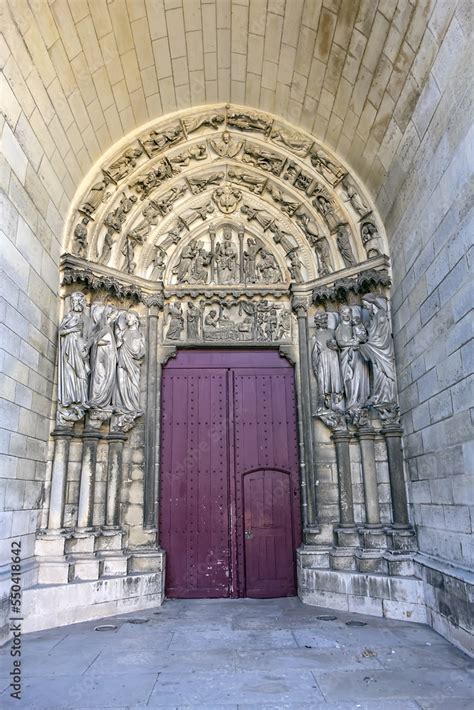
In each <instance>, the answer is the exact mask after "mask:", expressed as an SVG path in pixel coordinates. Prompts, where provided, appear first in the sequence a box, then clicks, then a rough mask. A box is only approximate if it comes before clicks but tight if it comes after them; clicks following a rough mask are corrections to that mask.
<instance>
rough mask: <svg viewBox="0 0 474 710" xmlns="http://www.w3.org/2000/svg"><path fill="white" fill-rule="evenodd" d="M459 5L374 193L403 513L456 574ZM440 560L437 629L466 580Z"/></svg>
mask: <svg viewBox="0 0 474 710" xmlns="http://www.w3.org/2000/svg"><path fill="white" fill-rule="evenodd" d="M446 4H447V5H448V3H446ZM467 14H468V8H467V4H465V5H464V4H462V3H461V4H460V5H459V6H458V8H457V9H456V12H455V13H454V16H453V18H452V20H451V22H450V24H449V27H448V29H447V32H446V35H445V37H444V39H443V42H442V44H441V48H440V51H439V54H438V56H437V58H436V60H435V62H434V64H433V66H432V69H431V71H430V74H429V78H428V80H427V83H426V86H425V88H424V90H423V91H422V92H421V95H420V98H419V100H418V102H417V104H416V106H415V107H414V111H413V113H412V116H411V118H410V119H409V120H408V117H407V120H408V124H407V126H406V130H405V136H404V137H403V139H402V140H401V141H400V142H399V145H398V149H397V152H396V154H395V157H394V160H393V163H392V166H391V168H390V171H389V173H388V175H387V177H386V180H385V183H384V186H383V188H382V190H381V191H380V193H379V197H378V204H379V207H380V209H381V211H382V214H383V215H384V217H385V227H386V229H387V234H388V237H389V241H390V246H391V257H392V260H393V261H392V263H393V278H394V288H393V298H392V308H393V323H394V337H395V349H396V359H397V368H398V377H399V390H400V403H401V410H402V421H403V426H404V429H405V434H406V435H405V455H406V461H407V468H408V474H409V480H410V486H409V488H410V496H411V503H412V509H413V519H414V522H415V523H416V526H417V531H418V541H419V547H420V550H421V552H422V554H424V555H427V556H431V557H434V558H441V559H442V560H445V561H447V562H448V563H451V565H454V567H453V568H451V571H452V574H453V576H454V577H458V576H461V577H463V573H462V571H461V570H460V569H456V567H458V566H459V567H460V568H472V566H473V564H474V546H473V537H472V529H473V528H472V526H473V524H474V507H473V506H474V469H473V461H474V449H473V445H472V418H471V410H470V407H472V403H473V396H472V395H473V388H472V383H473V377H472V373H473V350H472V312H471V309H472V296H473V287H472V283H473V282H472V233H473V220H472V175H473V167H474V163H473V150H472V141H473V130H472V126H471V123H472V99H473V95H472V78H471V76H470V75H471V59H472V57H471V51H470V46H469V39H468V36H469V24H470V27H471V29H472V22H471V23H469V19H468V16H467ZM471 41H472V40H471ZM424 564H428V565H429V562H427V561H426V560H425V563H424ZM440 569H442V572H436V573H433V574H431V575H430V574H428V573H426V574H425V579H426V580H427V585H429V586H430V587H431V589H428V590H427V598H428V602H429V606H430V607H431V609H432V612H433V620H434V622H435V624H436V617H437V616H438V615H441V616H440V617H439V618H438V622H439V623H438V627H439V628H440V630H441V631H443V632H446V627H447V626H448V625H449V623H453V624H454V625H455V626H456V625H457V624H459V625H460V626H461V627H463V628H469V625H470V624H472V619H470V618H469V613H468V597H467V594H468V591H467V586H465V585H464V582H460V583H459V584H456V583H455V582H456V580H454V581H453V580H452V579H449V578H447V577H446V570H447V569H448V567H447V566H446V565H444V566H443V567H441V568H440ZM434 579H436V583H434V582H433V580H434ZM454 590H456V593H454ZM449 599H450V600H451V601H449ZM448 601H449V603H448Z"/></svg>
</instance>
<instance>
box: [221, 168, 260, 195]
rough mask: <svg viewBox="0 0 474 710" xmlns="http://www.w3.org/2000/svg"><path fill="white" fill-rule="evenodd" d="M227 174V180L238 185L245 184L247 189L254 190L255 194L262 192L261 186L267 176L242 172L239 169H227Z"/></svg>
mask: <svg viewBox="0 0 474 710" xmlns="http://www.w3.org/2000/svg"><path fill="white" fill-rule="evenodd" d="M228 176H229V180H231V181H232V182H236V183H238V184H239V185H245V187H246V188H247V190H249V191H250V192H254V193H255V194H256V195H261V194H262V192H263V188H264V187H265V184H266V182H267V178H262V177H259V176H258V175H252V174H251V173H246V172H242V171H241V170H229V172H228Z"/></svg>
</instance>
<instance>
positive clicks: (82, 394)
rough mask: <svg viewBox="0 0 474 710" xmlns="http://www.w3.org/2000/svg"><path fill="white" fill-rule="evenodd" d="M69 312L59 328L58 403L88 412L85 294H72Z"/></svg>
mask: <svg viewBox="0 0 474 710" xmlns="http://www.w3.org/2000/svg"><path fill="white" fill-rule="evenodd" d="M70 302H71V309H70V311H69V312H68V313H66V315H65V316H64V318H63V319H62V321H61V324H60V326H59V371H58V400H59V404H60V406H62V407H70V406H71V405H75V406H79V407H82V408H84V409H85V408H87V401H88V389H87V386H88V378H89V372H90V366H89V344H88V335H89V327H90V318H89V316H88V315H87V313H86V299H85V297H84V294H83V293H81V292H79V291H78V292H76V293H73V294H71V298H70Z"/></svg>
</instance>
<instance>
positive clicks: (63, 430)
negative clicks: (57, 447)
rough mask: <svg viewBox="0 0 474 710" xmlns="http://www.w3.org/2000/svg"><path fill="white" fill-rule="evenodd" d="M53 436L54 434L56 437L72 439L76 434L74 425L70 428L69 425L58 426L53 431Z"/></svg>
mask: <svg viewBox="0 0 474 710" xmlns="http://www.w3.org/2000/svg"><path fill="white" fill-rule="evenodd" d="M51 436H52V437H53V438H54V439H59V438H62V439H72V438H74V436H75V434H74V432H73V430H72V427H71V428H69V427H56V428H55V429H54V430H53V431H52V432H51Z"/></svg>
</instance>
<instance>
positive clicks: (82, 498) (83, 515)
mask: <svg viewBox="0 0 474 710" xmlns="http://www.w3.org/2000/svg"><path fill="white" fill-rule="evenodd" d="M82 438H83V445H82V464H81V479H80V484H79V506H78V511H77V527H76V530H77V532H79V533H88V532H91V531H92V518H93V513H94V487H95V469H96V463H97V445H98V443H99V440H100V439H102V434H101V433H100V432H99V431H98V429H94V428H92V427H87V428H86V429H85V430H84V433H83V435H82Z"/></svg>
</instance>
